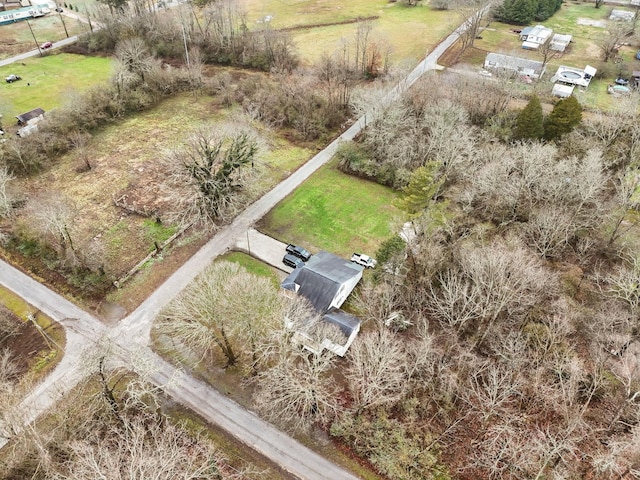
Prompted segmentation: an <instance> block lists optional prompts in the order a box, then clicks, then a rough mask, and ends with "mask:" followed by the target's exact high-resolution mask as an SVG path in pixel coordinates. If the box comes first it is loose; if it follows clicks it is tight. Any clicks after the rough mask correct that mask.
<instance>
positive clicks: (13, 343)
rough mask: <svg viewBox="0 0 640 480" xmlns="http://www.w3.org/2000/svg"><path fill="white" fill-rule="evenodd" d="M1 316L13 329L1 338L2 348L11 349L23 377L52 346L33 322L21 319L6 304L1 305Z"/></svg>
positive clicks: (19, 373)
mask: <svg viewBox="0 0 640 480" xmlns="http://www.w3.org/2000/svg"><path fill="white" fill-rule="evenodd" d="M0 317H2V320H3V322H7V323H9V324H11V326H12V329H13V332H12V334H10V335H7V336H5V337H4V338H2V339H0V350H4V349H9V351H10V352H11V354H12V355H11V357H12V359H13V361H14V362H15V363H16V365H17V367H18V374H17V377H18V378H21V377H22V376H24V375H25V374H26V373H27V372H28V371H29V370H30V369H31V368H32V367H33V366H34V364H35V363H36V362H37V361H38V358H39V357H40V356H41V355H43V354H46V353H47V352H49V351H50V348H49V346H48V345H47V342H46V341H45V339H44V338H43V337H42V335H41V334H40V333H39V332H38V330H37V329H36V328H35V327H34V326H33V324H31V323H29V322H25V321H23V320H21V319H20V318H18V316H17V315H15V314H14V313H13V312H12V311H11V310H9V309H8V308H6V307H5V306H4V305H0ZM3 333H4V332H3Z"/></svg>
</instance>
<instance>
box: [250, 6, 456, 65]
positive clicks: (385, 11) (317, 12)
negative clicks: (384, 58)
mask: <svg viewBox="0 0 640 480" xmlns="http://www.w3.org/2000/svg"><path fill="white" fill-rule="evenodd" d="M246 8H247V10H248V12H249V14H248V17H249V20H250V25H251V26H252V27H253V25H256V22H260V21H261V20H262V19H264V18H265V17H266V16H268V15H271V16H272V17H273V18H272V20H271V26H272V27H273V28H290V27H308V28H303V29H299V30H294V31H292V32H291V35H292V37H293V40H294V42H295V44H296V46H297V49H298V51H299V53H300V56H301V58H302V59H303V61H304V62H305V63H314V62H316V61H317V60H318V59H319V58H320V57H321V56H322V55H323V54H332V53H333V52H334V51H336V50H337V49H339V48H340V46H341V44H342V42H343V41H344V40H347V41H349V42H353V40H354V38H355V34H356V31H357V28H358V25H357V23H355V22H356V21H357V20H358V19H362V18H369V17H378V18H377V19H376V20H373V25H374V30H373V32H372V35H371V40H372V41H374V42H376V43H378V44H379V46H380V47H381V48H382V50H383V54H384V53H385V51H386V50H387V49H388V50H389V53H390V60H391V62H392V63H394V64H402V63H404V62H405V61H409V60H410V61H412V62H415V61H417V60H419V59H421V58H423V57H424V56H425V54H426V52H427V50H428V49H430V48H431V47H433V46H434V45H436V44H437V43H438V41H440V40H441V39H442V38H444V37H445V36H446V35H447V34H449V33H450V32H451V30H453V28H454V26H456V25H457V24H458V23H460V18H459V15H458V14H457V13H456V12H453V11H435V10H432V9H431V8H429V6H428V5H426V4H425V5H422V4H420V5H418V6H416V7H407V6H406V5H404V4H402V3H401V2H396V3H390V2H388V1H387V0H369V1H362V0H359V1H353V2H346V3H345V2H341V1H338V0H325V1H319V0H313V1H278V0H266V1H258V0H249V1H248V2H247V3H246ZM348 21H352V22H354V23H350V24H343V25H330V26H326V25H327V24H334V23H339V22H348ZM258 25H259V23H258ZM316 25H325V26H316ZM408 32H410V34H408Z"/></svg>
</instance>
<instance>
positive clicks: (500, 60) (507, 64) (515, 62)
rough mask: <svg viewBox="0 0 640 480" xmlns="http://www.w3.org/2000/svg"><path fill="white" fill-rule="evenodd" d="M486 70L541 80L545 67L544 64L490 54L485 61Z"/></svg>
mask: <svg viewBox="0 0 640 480" xmlns="http://www.w3.org/2000/svg"><path fill="white" fill-rule="evenodd" d="M484 68H485V69H486V70H498V71H500V70H501V71H506V72H510V73H513V74H516V75H527V76H529V77H531V78H540V77H541V76H542V75H543V74H544V71H545V65H544V64H543V63H542V62H538V61H536V60H529V59H527V58H520V57H512V56H510V55H502V54H500V53H488V54H487V57H486V58H485V61H484Z"/></svg>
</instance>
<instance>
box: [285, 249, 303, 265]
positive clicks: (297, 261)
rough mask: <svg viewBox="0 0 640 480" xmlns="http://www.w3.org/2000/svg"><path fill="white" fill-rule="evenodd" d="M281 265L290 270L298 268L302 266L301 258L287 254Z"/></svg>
mask: <svg viewBox="0 0 640 480" xmlns="http://www.w3.org/2000/svg"><path fill="white" fill-rule="evenodd" d="M282 263H284V264H285V265H286V266H287V267H291V268H298V267H301V266H303V265H304V262H303V261H302V259H301V258H298V257H296V256H295V255H292V254H290V253H287V254H286V255H285V256H284V257H283V258H282Z"/></svg>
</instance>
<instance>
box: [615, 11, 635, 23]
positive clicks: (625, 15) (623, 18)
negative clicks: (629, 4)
mask: <svg viewBox="0 0 640 480" xmlns="http://www.w3.org/2000/svg"><path fill="white" fill-rule="evenodd" d="M634 16H635V13H634V12H630V11H628V10H620V9H617V8H614V9H613V10H611V15H609V20H614V21H616V22H632V21H633V17H634Z"/></svg>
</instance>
